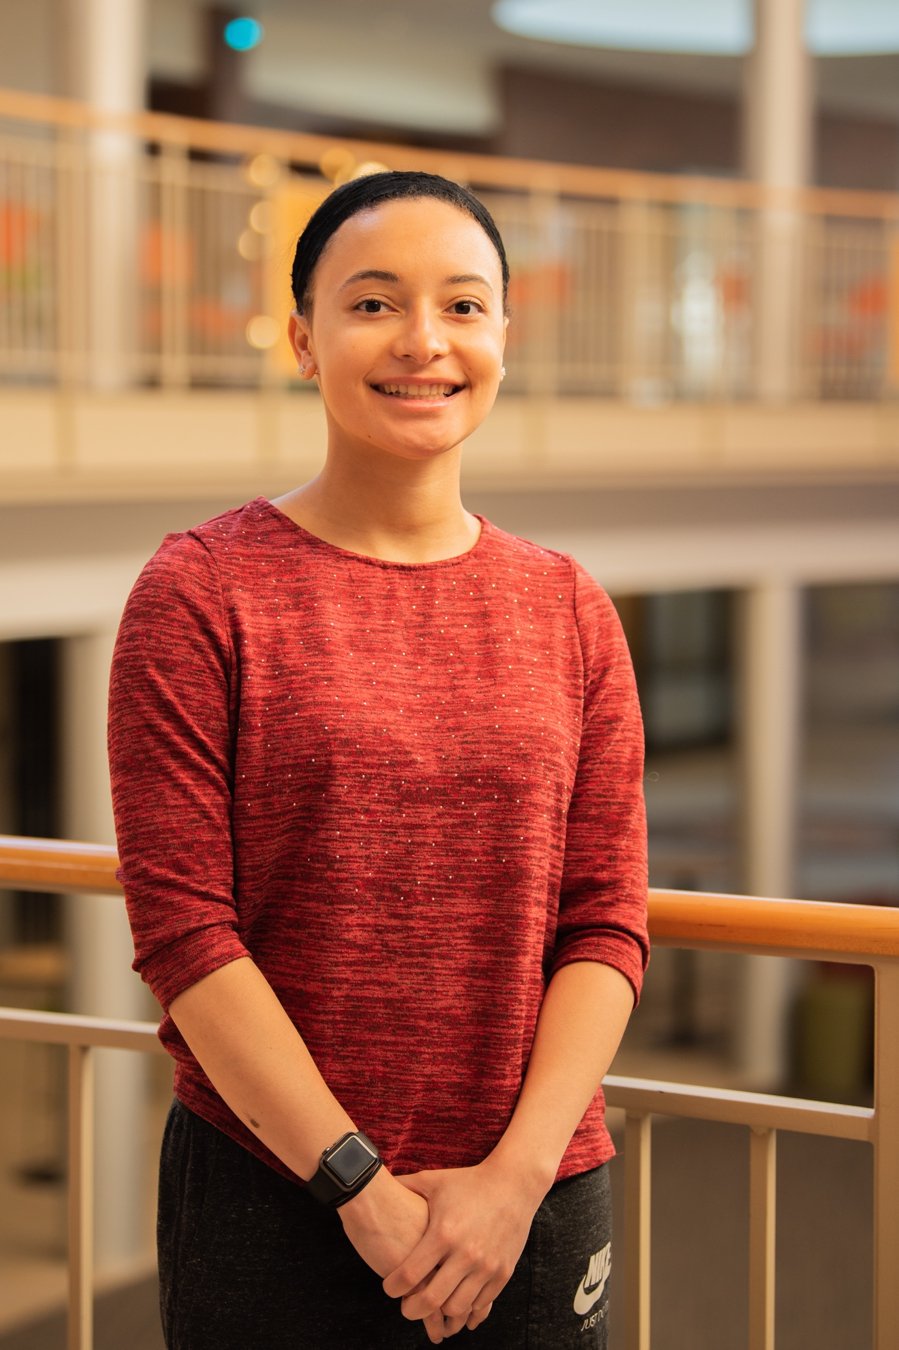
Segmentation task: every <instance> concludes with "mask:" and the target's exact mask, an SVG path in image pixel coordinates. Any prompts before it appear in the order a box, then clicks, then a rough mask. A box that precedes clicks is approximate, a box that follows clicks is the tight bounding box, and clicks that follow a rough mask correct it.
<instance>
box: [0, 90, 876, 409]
mask: <svg viewBox="0 0 899 1350" xmlns="http://www.w3.org/2000/svg"><path fill="white" fill-rule="evenodd" d="M384 166H386V167H389V168H415V169H425V170H429V171H432V172H437V173H442V174H445V175H447V176H449V177H450V178H453V179H456V180H459V181H463V182H466V183H468V184H469V185H470V186H471V187H472V188H473V189H474V190H475V191H476V192H477V193H478V194H479V195H480V196H481V197H482V198H483V199H484V201H485V202H486V203H487V204H488V206H489V207H490V209H491V210H492V211H493V213H494V214H495V216H496V218H497V221H498V224H499V226H500V229H501V231H502V233H503V235H504V238H505V240H506V243H507V246H508V250H509V255H510V262H511V268H512V289H511V297H510V299H511V304H512V309H513V316H514V321H513V324H512V326H511V329H510V335H509V347H508V350H507V356H506V366H507V369H508V372H509V375H508V379H507V381H506V385H505V388H506V389H507V390H511V391H513V392H515V391H517V392H519V393H528V394H532V395H535V396H538V397H542V396H550V395H559V394H562V395H566V394H567V395H591V396H599V397H607V398H624V399H627V400H630V401H632V402H637V403H644V404H652V403H658V402H662V401H667V400H671V399H691V400H721V399H746V398H752V397H755V396H756V395H761V396H762V397H769V396H771V395H772V394H773V395H774V396H776V397H779V398H784V397H788V398H789V397H793V398H811V399H818V398H827V399H869V400H870V399H881V398H884V397H886V396H887V395H888V394H889V393H890V392H891V391H895V390H896V389H897V386H899V196H895V195H892V194H887V193H880V194H879V193H857V192H856V193H850V192H838V191H825V190H807V191H803V192H800V193H792V194H783V193H781V194H772V193H770V192H767V193H766V192H764V191H762V189H760V188H759V187H758V186H755V185H753V184H749V183H743V182H737V181H723V180H712V179H701V178H690V177H674V176H664V175H653V174H641V173H630V172H623V171H611V170H601V169H589V168H578V167H575V166H566V165H559V164H544V163H536V162H529V161H522V160H510V159H499V158H493V157H489V156H475V155H462V154H452V153H445V152H438V151H429V150H421V149H411V148H408V147H402V146H395V145H379V144H372V143H365V142H352V141H349V142H336V141H333V140H329V139H327V138H324V137H320V136H310V135H301V134H293V133H288V132H281V131H273V130H265V129H260V128H255V127H237V126H231V125H220V124H216V123H212V122H202V121H192V120H188V119H183V118H176V117H170V116H166V115H161V114H151V113H146V114H142V115H139V116H132V117H124V116H122V117H115V118H113V117H110V116H104V117H101V116H100V115H99V114H97V113H94V112H91V111H90V110H89V109H88V108H87V107H85V106H83V105H80V104H77V103H72V102H66V101H64V100H57V99H50V98H43V97H38V96H34V95H25V94H19V93H13V92H11V91H0V380H2V381H5V382H7V383H13V384H15V383H18V384H22V383H25V384H33V383H44V384H57V385H60V386H63V387H78V386H94V387H99V388H101V389H107V390H109V389H116V388H121V387H123V386H125V387H127V386H137V387H165V388H185V387H197V386H205V387H221V386H226V385H232V386H233V385H240V386H243V387H247V388H253V387H257V388H271V387H272V386H285V385H290V384H291V382H292V380H293V379H294V377H295V374H296V372H295V370H293V369H292V367H291V363H290V361H289V359H288V356H289V353H288V352H287V349H286V344H285V343H284V341H283V333H284V327H285V321H286V317H287V315H288V313H289V310H290V305H291V301H290V296H289V284H288V273H289V260H290V254H291V249H292V245H293V243H294V241H295V239H296V236H297V234H298V233H299V231H300V229H301V228H302V226H303V224H304V223H305V221H306V220H307V219H308V216H309V214H310V213H311V211H312V210H313V209H314V207H315V206H316V205H317V203H318V202H319V201H321V200H322V198H323V197H324V196H325V195H326V194H327V193H328V192H329V191H330V190H331V187H332V185H333V183H334V182H341V181H345V180H346V178H348V177H351V176H354V175H356V174H359V173H363V172H370V171H372V169H376V168H378V167H384Z"/></svg>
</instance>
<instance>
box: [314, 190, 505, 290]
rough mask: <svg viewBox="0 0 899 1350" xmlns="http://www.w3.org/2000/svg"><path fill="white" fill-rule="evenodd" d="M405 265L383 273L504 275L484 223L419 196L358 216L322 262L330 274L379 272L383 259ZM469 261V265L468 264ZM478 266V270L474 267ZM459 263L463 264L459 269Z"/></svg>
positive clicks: (345, 224) (334, 237)
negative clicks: (425, 269)
mask: <svg viewBox="0 0 899 1350" xmlns="http://www.w3.org/2000/svg"><path fill="white" fill-rule="evenodd" d="M388 256H389V257H390V258H391V261H392V262H394V263H396V261H397V259H399V261H400V262H402V264H403V266H402V269H400V268H399V267H396V266H391V267H389V268H386V267H385V268H382V269H380V270H389V271H394V272H396V271H399V270H402V271H407V270H408V269H409V268H410V266H411V267H413V268H414V267H418V266H422V265H424V266H428V265H434V266H437V267H444V269H445V270H446V268H447V265H448V271H449V272H450V273H451V272H474V271H477V272H484V271H485V270H486V269H489V274H492V273H500V271H501V268H500V262H499V258H498V256H497V253H496V249H495V248H494V246H493V244H492V243H491V241H490V239H489V238H488V237H487V235H486V234H485V232H484V230H483V229H482V227H481V226H480V225H479V224H478V222H477V221H476V220H475V219H474V218H473V217H472V216H470V215H469V214H468V212H467V211H461V210H459V208H458V207H456V206H452V205H451V204H450V203H449V202H443V201H439V200H436V199H434V198H427V197H413V198H401V199H399V200H396V201H387V202H382V203H380V204H379V205H377V206H375V207H369V208H366V209H365V210H363V211H357V212H356V214H355V215H353V216H350V218H349V220H345V221H344V222H343V224H342V225H341V226H340V228H339V229H337V230H336V231H335V232H334V234H333V235H332V236H331V239H330V240H329V241H328V247H327V248H326V249H325V250H324V252H323V254H322V258H321V263H322V264H324V265H325V267H327V268H328V270H329V271H330V270H331V269H332V268H333V269H335V270H336V271H341V270H345V269H346V267H347V266H348V265H349V266H350V267H351V268H352V270H353V271H354V272H355V271H357V270H359V269H361V268H372V269H376V270H377V269H378V264H379V260H380V261H383V259H384V258H386V257H388ZM466 260H468V262H467V263H466ZM475 261H476V263H477V265H476V266H475V265H474V263H475ZM456 264H458V265H456Z"/></svg>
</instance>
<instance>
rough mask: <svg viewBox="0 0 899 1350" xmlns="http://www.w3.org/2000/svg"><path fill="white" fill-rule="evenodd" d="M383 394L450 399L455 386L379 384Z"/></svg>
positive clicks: (401, 396)
mask: <svg viewBox="0 0 899 1350" xmlns="http://www.w3.org/2000/svg"><path fill="white" fill-rule="evenodd" d="M376 387H377V388H378V389H380V390H381V392H382V393H383V394H396V395H398V396H399V397H400V398H448V397H449V395H450V394H452V392H453V391H454V389H455V388H456V386H455V385H454V384H379V385H377V386H376Z"/></svg>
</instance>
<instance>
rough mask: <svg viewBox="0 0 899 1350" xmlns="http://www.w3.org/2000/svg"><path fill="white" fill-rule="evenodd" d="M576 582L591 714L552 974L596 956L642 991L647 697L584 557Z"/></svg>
mask: <svg viewBox="0 0 899 1350" xmlns="http://www.w3.org/2000/svg"><path fill="white" fill-rule="evenodd" d="M574 588H575V609H576V614H577V622H578V631H579V634H580V640H581V649H582V652H583V660H584V718H583V727H582V733H581V747H580V756H579V760H578V769H577V777H576V780H575V785H574V791H573V793H572V797H571V802H570V805H569V809H568V821H567V830H566V836H565V861H564V867H563V873H562V886H561V893H560V901H559V920H558V928H557V931H556V940H555V948H554V951H553V955H552V961H551V966H550V973H551V974H553V973H555V971H556V970H558V969H560V968H561V967H562V966H564V965H568V964H570V963H571V962H573V961H598V962H601V963H602V964H604V965H609V966H614V967H615V969H616V970H619V971H620V972H621V973H622V974H623V975H624V976H625V977H626V978H627V979H628V980H629V981H630V983H631V985H632V986H633V989H634V995H635V998H639V995H640V988H641V985H642V979H643V971H644V970H645V968H646V963H647V961H648V959H649V942H648V937H647V929H646V892H647V862H646V812H645V806H644V800H643V726H642V721H641V717H640V705H639V701H638V698H637V689H636V683H635V680H634V673H633V667H632V664H631V659H630V653H629V652H628V648H627V642H626V641H625V637H624V633H623V631H622V628H621V623H620V621H619V619H618V615H617V613H616V612H615V607H614V605H613V604H612V602H611V600H610V599H609V597H608V596H607V595H606V593H605V592H604V591H603V590H602V588H601V587H600V586H599V585H598V584H597V583H596V582H595V581H594V580H593V578H592V577H590V576H589V575H588V574H587V573H586V572H585V571H584V570H583V569H582V568H581V567H579V566H577V565H576V564H575V565H574Z"/></svg>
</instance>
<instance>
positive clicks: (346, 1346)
mask: <svg viewBox="0 0 899 1350" xmlns="http://www.w3.org/2000/svg"><path fill="white" fill-rule="evenodd" d="M158 1236H159V1275H160V1291H161V1304H162V1323H163V1328H164V1331H165V1343H166V1346H167V1347H168V1350H293V1347H296V1348H297V1350H424V1347H426V1346H429V1345H430V1344H431V1343H430V1341H429V1340H428V1338H427V1336H426V1334H425V1331H424V1327H423V1325H422V1323H421V1322H409V1321H407V1320H406V1319H405V1318H404V1317H403V1315H402V1313H401V1311H400V1305H399V1302H398V1300H396V1299H390V1298H388V1297H387V1295H386V1294H385V1293H384V1291H383V1289H382V1288H381V1279H380V1277H379V1276H378V1275H376V1274H375V1273H374V1271H373V1270H370V1269H369V1267H368V1266H367V1265H366V1264H365V1262H364V1261H363V1260H362V1258H361V1257H360V1256H359V1255H358V1253H357V1252H356V1251H355V1249H354V1248H353V1247H352V1245H351V1244H350V1242H349V1241H348V1239H347V1238H346V1236H345V1234H344V1231H343V1225H342V1224H341V1221H340V1217H339V1215H338V1214H337V1212H336V1211H334V1210H328V1209H323V1208H322V1207H321V1206H320V1205H318V1204H317V1203H316V1201H315V1200H313V1199H312V1198H311V1197H310V1196H309V1195H307V1194H306V1192H305V1190H303V1188H302V1187H300V1186H297V1185H296V1183H295V1182H292V1181H288V1180H287V1179H286V1178H285V1177H282V1176H281V1175H280V1174H279V1173H277V1172H275V1171H273V1170H272V1169H271V1168H270V1167H267V1166H266V1164H265V1163H263V1162H260V1160H259V1159H258V1158H256V1157H254V1156H253V1154H252V1153H249V1152H247V1150H246V1149H244V1148H242V1147H241V1146H240V1145H239V1144H236V1143H235V1142H234V1141H233V1140H232V1139H229V1138H228V1136H227V1135H225V1134H222V1133H221V1131H220V1130H217V1129H216V1128H215V1127H214V1126H212V1125H209V1124H207V1122H206V1121H204V1120H201V1119H200V1117H199V1116H196V1115H194V1113H193V1112H191V1111H188V1110H187V1109H186V1108H185V1107H184V1106H182V1105H181V1103H180V1102H177V1101H176V1102H175V1103H174V1104H173V1106H172V1109H171V1111H170V1113H169V1118H168V1123H167V1125H166V1130H165V1137H164V1139H163V1145H162V1159H161V1166H160V1177H159V1233H158ZM611 1237H612V1207H611V1196H610V1191H609V1177H608V1168H607V1167H598V1168H596V1169H595V1170H593V1171H591V1172H585V1173H583V1174H582V1175H580V1176H577V1177H571V1178H569V1179H568V1180H566V1181H560V1182H558V1183H557V1184H556V1185H555V1186H553V1188H552V1190H551V1191H550V1192H549V1194H548V1195H547V1197H546V1199H545V1200H544V1201H543V1204H542V1205H541V1206H540V1208H539V1209H538V1211H537V1213H536V1215H535V1217H534V1222H533V1225H532V1227H531V1232H530V1236H529V1237H528V1241H527V1245H526V1246H525V1249H524V1252H523V1253H522V1255H521V1259H520V1260H519V1262H518V1265H517V1266H516V1268H515V1272H514V1274H513V1275H512V1278H511V1280H510V1281H509V1283H508V1284H507V1285H506V1287H505V1289H504V1290H503V1291H502V1293H501V1294H500V1295H499V1297H498V1298H497V1300H496V1301H495V1303H494V1305H493V1308H492V1310H491V1313H490V1316H489V1317H488V1318H487V1320H486V1322H484V1323H482V1325H481V1326H480V1327H478V1328H477V1329H476V1330H475V1331H474V1332H470V1331H468V1330H467V1329H463V1330H462V1331H460V1332H458V1333H457V1336H456V1337H453V1338H452V1339H451V1340H450V1341H448V1342H445V1344H447V1345H451V1344H452V1345H458V1346H459V1350H465V1347H466V1346H467V1345H468V1344H469V1338H470V1337H473V1338H474V1339H473V1341H472V1342H471V1345H472V1350H525V1347H526V1350H566V1347H569V1346H571V1347H575V1346H576V1347H584V1350H605V1347H606V1344H607V1337H608V1313H609V1303H608V1298H609V1292H608V1275H609V1271H610V1269H611Z"/></svg>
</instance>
